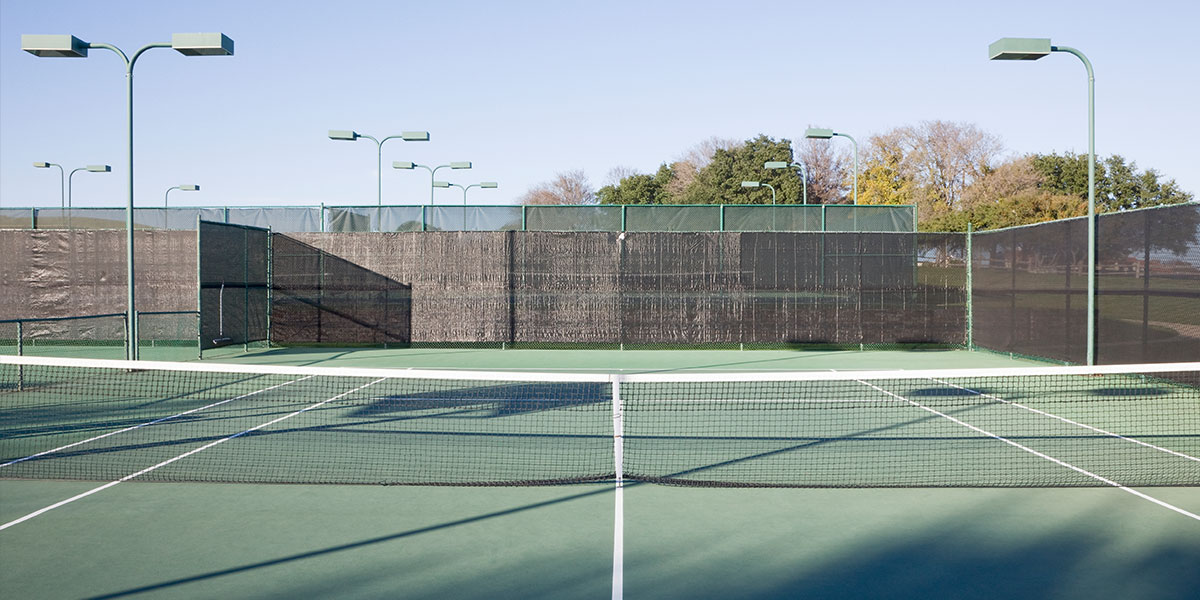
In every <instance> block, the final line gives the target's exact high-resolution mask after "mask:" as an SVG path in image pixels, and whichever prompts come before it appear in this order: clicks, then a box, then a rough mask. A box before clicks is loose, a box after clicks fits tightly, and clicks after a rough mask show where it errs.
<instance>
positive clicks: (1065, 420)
mask: <svg viewBox="0 0 1200 600" xmlns="http://www.w3.org/2000/svg"><path fill="white" fill-rule="evenodd" d="M933 381H936V382H938V383H940V384H942V385H948V386H950V387H953V388H958V389H960V390H963V391H964V392H970V393H972V394H975V395H978V396H982V397H984V398H989V399H991V400H995V401H997V402H1003V403H1004V404H1008V405H1010V406H1016V407H1018V408H1023V409H1025V410H1027V411H1029V412H1032V413H1037V414H1039V415H1042V416H1044V417H1050V418H1051V419H1058V420H1059V421H1062V422H1063V423H1068V424H1070V425H1075V426H1077V427H1082V428H1084V429H1087V430H1089V431H1094V432H1096V433H1099V434H1101V435H1107V436H1110V437H1114V438H1116V439H1119V440H1124V441H1126V442H1131V443H1134V444H1138V445H1140V446H1145V447H1147V448H1151V449H1154V450H1158V451H1159V452H1165V453H1167V454H1172V455H1175V456H1178V457H1179V458H1186V459H1187V460H1193V461H1196V462H1200V457H1196V456H1192V455H1190V454H1184V453H1182V452H1177V451H1175V450H1172V449H1170V448H1163V447H1162V446H1156V445H1154V444H1151V443H1149V442H1143V441H1142V440H1139V439H1136V438H1131V437H1127V436H1124V435H1121V434H1119V433H1113V432H1111V431H1106V430H1104V429H1100V428H1099V427H1093V426H1091V425H1088V424H1087V423H1080V422H1079V421H1075V420H1072V419H1068V418H1066V417H1060V416H1058V415H1056V414H1054V413H1048V412H1046V411H1044V410H1038V409H1036V408H1033V407H1032V406H1025V405H1024V404H1021V403H1020V402H1013V401H1012V400H1005V399H1004V398H1001V397H999V396H993V395H991V394H985V393H983V392H980V391H978V390H973V389H970V388H965V387H962V386H960V385H955V384H953V383H950V382H949V381H941V380H938V379H934V380H933Z"/></svg>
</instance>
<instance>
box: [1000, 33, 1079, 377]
mask: <svg viewBox="0 0 1200 600" xmlns="http://www.w3.org/2000/svg"><path fill="white" fill-rule="evenodd" d="M1051 52H1066V53H1067V54H1073V55H1075V57H1077V58H1078V59H1079V60H1081V61H1083V66H1084V67H1085V68H1086V69H1087V78H1088V252H1087V254H1088V258H1087V263H1088V264H1087V287H1088V291H1087V295H1088V297H1087V364H1088V365H1093V364H1095V362H1096V74H1095V73H1094V72H1093V71H1092V63H1091V61H1089V60H1088V59H1087V57H1086V56H1084V55H1083V53H1082V52H1080V51H1079V50H1076V49H1074V48H1070V47H1067V46H1052V45H1050V39H1049V38H1000V39H998V40H996V41H995V42H992V44H991V45H990V46H988V59H989V60H1037V59H1039V58H1042V57H1043V56H1046V55H1047V54H1050V53H1051Z"/></svg>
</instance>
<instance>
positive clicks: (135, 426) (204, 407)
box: [0, 375, 315, 468]
mask: <svg viewBox="0 0 1200 600" xmlns="http://www.w3.org/2000/svg"><path fill="white" fill-rule="evenodd" d="M312 377H315V375H309V376H308V377H301V378H300V379H293V380H292V381H288V382H285V383H280V384H278V385H273V386H271V387H266V388H263V389H261V390H257V391H254V392H250V393H249V394H242V395H241V396H238V397H236V398H227V399H225V400H222V401H220V402H214V403H212V404H209V405H208V406H201V407H199V408H193V409H192V410H188V411H184V412H181V413H179V414H175V415H171V416H169V417H163V418H161V419H155V420H153V421H148V422H146V423H141V424H139V425H133V426H130V427H126V428H125V429H119V430H117V431H110V432H108V433H105V434H101V435H98V436H95V437H90V438H88V439H86V440H81V441H78V442H74V443H72V444H67V445H66V446H59V447H57V448H55V449H53V450H45V451H43V452H38V453H37V454H30V455H29V456H26V457H23V458H18V459H15V460H10V461H8V462H6V463H4V464H0V468H3V467H7V466H9V465H15V464H17V463H19V462H25V461H27V460H30V459H34V458H37V457H39V456H45V455H47V454H53V453H55V452H61V451H63V450H66V449H68V448H74V447H75V446H82V445H83V444H88V443H91V442H94V441H96V440H102V439H104V438H106V437H109V436H113V435H117V434H118V433H125V432H126V431H133V430H135V429H141V428H142V427H148V426H150V425H157V424H158V423H162V422H163V421H170V420H171V419H178V418H179V417H182V416H185V415H190V414H192V413H194V412H199V411H202V410H207V409H210V408H213V407H214V406H220V405H222V404H226V403H228V402H233V401H234V400H241V399H243V398H249V397H250V396H254V395H256V394H261V393H263V392H269V391H271V390H274V389H277V388H281V387H283V386H285V385H291V384H293V383H296V382H298V381H304V380H305V379H310V378H312Z"/></svg>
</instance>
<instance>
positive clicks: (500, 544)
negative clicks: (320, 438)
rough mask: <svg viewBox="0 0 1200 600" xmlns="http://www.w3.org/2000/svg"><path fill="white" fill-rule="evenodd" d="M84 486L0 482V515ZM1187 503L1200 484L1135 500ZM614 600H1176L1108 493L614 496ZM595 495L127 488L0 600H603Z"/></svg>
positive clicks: (1161, 553) (1135, 522)
mask: <svg viewBox="0 0 1200 600" xmlns="http://www.w3.org/2000/svg"><path fill="white" fill-rule="evenodd" d="M91 487H94V484H90V483H80V482H28V481H23V482H22V481H3V482H0V492H2V494H3V498H4V502H3V518H4V519H5V522H8V521H9V520H11V519H12V518H14V517H16V516H18V515H20V514H22V513H27V512H28V511H31V510H35V509H37V508H41V507H43V506H46V505H49V504H51V503H53V502H55V501H58V500H62V499H65V498H68V497H70V496H72V495H74V494H77V493H79V492H82V491H85V490H86V489H89V488H91ZM1150 491H1151V492H1152V493H1153V494H1155V495H1156V496H1158V497H1161V498H1163V499H1165V500H1167V501H1170V502H1173V503H1176V504H1178V505H1182V506H1187V507H1190V508H1191V510H1193V511H1196V510H1200V490H1197V489H1195V488H1174V489H1155V490H1150ZM625 496H626V497H625V522H624V539H625V547H624V552H623V560H624V586H623V587H624V589H623V591H624V594H625V597H627V598H672V599H673V598H681V599H682V598H735V597H736V598H807V597H815V598H884V597H886V598H1194V595H1193V594H1194V593H1195V590H1196V589H1200V570H1198V569H1196V568H1195V566H1196V565H1197V564H1200V522H1196V521H1194V520H1191V519H1188V518H1186V517H1183V516H1181V515H1179V514H1176V513H1174V512H1171V511H1168V510H1165V509H1162V508H1161V507H1158V506H1156V505H1153V504H1151V503H1149V502H1145V501H1142V500H1139V499H1137V498H1135V497H1133V496H1131V495H1129V494H1127V493H1123V492H1121V491H1120V490H1115V489H1090V488H1089V489H1053V490H1006V489H991V490H969V489H968V490H963V489H913V490H832V489H827V490H802V489H768V490H746V489H691V488H670V487H661V486H650V485H639V486H631V487H629V488H627V489H626V490H625ZM613 511H614V507H613V488H612V486H611V485H579V486H564V487H543V488H447V487H432V488H431V487H355V486H302V485H296V486H256V485H219V484H218V485H212V484H209V485H200V484H165V483H126V484H120V485H117V486H114V487H112V488H109V489H107V490H105V491H103V492H99V493H97V494H95V495H93V496H91V497H88V498H86V499H84V500H81V501H79V502H75V503H72V504H69V505H65V506H63V507H60V508H58V509H54V510H52V511H49V512H47V513H45V514H43V515H41V516H39V517H37V518H35V519H30V520H29V521H26V522H23V523H20V524H18V525H15V526H13V527H10V528H8V529H7V530H4V531H0V549H2V550H3V556H4V559H3V561H0V579H2V581H3V582H4V584H3V587H4V588H5V590H6V592H5V595H6V597H10V598H134V597H136V598H218V597H222V598H280V599H282V598H301V597H305V598H315V597H331V598H332V597H337V598H464V599H472V598H479V599H483V598H489V599H494V598H546V599H549V598H607V597H610V590H611V585H612V564H613V561H612V550H613V526H614V525H613Z"/></svg>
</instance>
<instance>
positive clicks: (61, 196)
mask: <svg viewBox="0 0 1200 600" xmlns="http://www.w3.org/2000/svg"><path fill="white" fill-rule="evenodd" d="M33 166H34V167H37V168H39V169H49V168H50V167H58V202H59V204H61V205H62V208H63V210H66V209H67V176H66V175H65V174H64V173H63V168H62V165H60V164H56V163H52V162H35V163H33Z"/></svg>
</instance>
